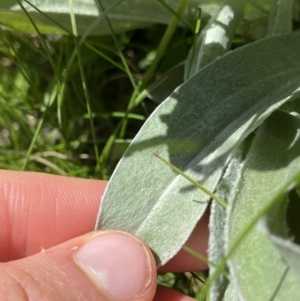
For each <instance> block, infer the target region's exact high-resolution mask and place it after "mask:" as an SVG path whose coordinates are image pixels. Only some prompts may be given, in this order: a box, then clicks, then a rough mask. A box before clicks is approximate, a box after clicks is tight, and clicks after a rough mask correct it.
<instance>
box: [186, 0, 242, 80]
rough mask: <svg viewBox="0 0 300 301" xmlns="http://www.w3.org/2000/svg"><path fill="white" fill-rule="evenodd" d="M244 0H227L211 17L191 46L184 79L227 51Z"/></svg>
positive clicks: (239, 19)
mask: <svg viewBox="0 0 300 301" xmlns="http://www.w3.org/2000/svg"><path fill="white" fill-rule="evenodd" d="M245 4H246V3H245V1H244V0H227V1H225V2H224V4H223V5H222V6H221V8H220V9H219V11H218V12H217V13H216V14H215V15H214V16H213V17H212V18H211V20H210V21H209V22H208V24H207V25H206V26H205V28H204V29H203V30H202V31H201V33H200V35H199V36H198V37H197V40H196V43H195V45H193V46H192V48H191V50H190V52H189V56H188V59H187V61H186V66H185V79H187V78H189V77H191V76H193V75H194V74H195V73H197V72H198V71H199V70H201V68H203V67H204V66H206V65H207V64H209V63H211V62H212V61H214V60H215V59H216V58H218V57H220V56H222V55H224V54H225V53H226V52H228V51H229V49H230V46H231V42H232V38H233V36H234V34H235V31H236V28H237V26H238V25H239V22H240V21H241V20H242V18H243V15H244V8H245Z"/></svg>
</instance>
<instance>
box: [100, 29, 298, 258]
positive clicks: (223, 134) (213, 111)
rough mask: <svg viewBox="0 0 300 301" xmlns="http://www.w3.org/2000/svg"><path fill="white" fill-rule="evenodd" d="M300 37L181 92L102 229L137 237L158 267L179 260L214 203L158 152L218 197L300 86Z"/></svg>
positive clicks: (144, 135)
mask: <svg viewBox="0 0 300 301" xmlns="http://www.w3.org/2000/svg"><path fill="white" fill-rule="evenodd" d="M299 49H300V36H299V35H292V34H290V35H283V36H276V37H272V38H268V39H264V40H261V41H258V42H255V43H252V44H250V45H248V46H246V47H243V48H241V49H238V50H236V51H234V52H231V53H229V54H227V55H225V56H223V57H222V58H220V59H218V60H216V61H214V62H213V63H212V64H210V65H208V66H207V67H205V68H203V69H202V70H201V71H200V72H199V73H197V74H196V75H195V76H193V77H191V78H190V79H189V80H188V81H186V82H185V83H184V84H183V85H181V86H180V87H179V88H177V89H176V90H175V91H174V92H173V93H172V94H171V95H170V97H169V98H167V99H166V100H165V101H164V102H163V103H162V104H161V105H160V106H159V107H157V109H156V110H155V111H154V112H153V114H152V115H151V116H150V117H149V119H148V120H147V121H146V123H145V124H144V126H143V127H142V128H141V130H140V132H139V133H138V134H137V136H136V137H135V138H134V140H133V142H132V143H131V145H130V146H129V148H128V149H127V151H126V153H125V155H124V157H123V158H122V159H121V161H120V162H119V164H118V166H117V168H116V169H115V172H114V174H113V176H112V178H111V180H110V182H109V184H108V186H107V189H106V192H105V195H104V197H103V200H102V203H101V207H100V212H99V216H98V221H97V224H96V228H97V229H120V230H124V231H129V232H131V233H134V234H136V235H137V236H139V237H140V238H141V239H143V240H144V241H145V242H146V243H147V244H148V245H149V246H150V247H151V248H152V250H153V252H154V254H156V259H157V262H158V264H164V263H165V262H166V261H167V260H169V259H170V258H171V257H172V256H174V255H175V254H176V253H177V252H178V251H179V249H180V248H181V247H182V245H183V244H184V243H185V241H186V239H187V238H188V236H189V235H190V233H191V232H192V230H193V228H194V227H195V225H196V223H197V221H198V220H199V219H200V217H201V216H202V215H203V213H204V211H205V209H206V207H207V204H208V202H209V197H208V196H207V195H206V194H204V193H203V192H201V191H199V190H197V189H196V188H195V187H194V186H192V185H191V184H190V183H189V182H187V181H186V180H185V179H184V178H182V177H181V176H178V175H177V174H174V172H173V171H172V170H171V169H170V168H169V167H167V166H166V165H164V164H163V163H162V162H161V161H159V160H158V159H156V158H155V157H154V156H153V152H155V153H158V154H159V155H160V156H162V157H164V158H165V159H167V160H169V161H170V162H171V163H172V164H174V165H175V166H177V167H178V168H180V169H181V170H183V171H184V172H186V173H187V174H188V175H189V176H190V177H192V178H194V179H196V180H198V181H199V182H200V183H201V184H203V185H204V186H205V187H206V188H207V189H209V190H210V191H214V190H215V188H216V186H217V184H218V182H219V180H220V178H221V176H222V174H223V170H224V168H225V167H226V165H227V164H228V163H229V162H230V160H231V158H232V155H233V153H234V151H235V150H236V148H237V147H238V146H239V145H240V143H241V142H242V141H243V140H244V139H245V137H246V136H247V135H248V134H249V133H251V132H252V131H253V130H254V129H255V128H257V126H259V125H260V124H261V123H262V122H263V121H264V120H265V118H267V117H268V116H269V115H270V114H271V112H273V111H274V110H276V109H277V108H278V107H279V106H280V105H282V104H283V103H284V102H286V101H287V100H289V99H291V98H293V93H294V92H295V90H297V89H298V87H299V83H300V51H299Z"/></svg>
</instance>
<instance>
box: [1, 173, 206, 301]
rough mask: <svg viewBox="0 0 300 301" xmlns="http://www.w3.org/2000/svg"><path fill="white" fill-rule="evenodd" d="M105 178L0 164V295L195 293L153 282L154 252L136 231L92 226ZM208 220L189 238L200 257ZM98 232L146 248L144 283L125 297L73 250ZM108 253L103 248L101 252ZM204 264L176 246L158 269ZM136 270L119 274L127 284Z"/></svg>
mask: <svg viewBox="0 0 300 301" xmlns="http://www.w3.org/2000/svg"><path fill="white" fill-rule="evenodd" d="M106 184H107V182H105V181H98V180H86V179H78V178H68V177H60V176H53V175H48V174H41V173H29V172H13V171H5V170H1V171H0V208H1V210H0V246H1V247H0V261H1V262H2V263H1V264H0V299H1V300H5V301H10V300H21V301H22V300H24V301H25V300H47V301H48V300H49V301H50V300H62V301H69V300H70V301H71V300H72V301H74V300H80V301H81V300H82V301H83V300H89V301H93V300H97V301H99V300H102V301H115V300H116V301H117V300H118V301H119V300H120V301H121V300H124V301H131V300H132V301H133V300H138V301H152V300H155V301H162V300H164V301H175V300H176V301H189V300H193V299H191V298H190V297H188V296H185V295H183V294H181V293H179V292H177V291H173V290H171V289H168V288H165V287H157V286H156V275H157V272H156V266H155V262H154V258H153V257H152V255H151V252H150V251H149V249H148V247H147V246H146V245H144V244H143V243H142V242H141V241H139V240H138V239H137V238H134V237H132V236H129V235H128V234H126V233H122V232H121V233H119V232H115V231H109V232H103V231H102V232H101V231H97V232H93V229H94V225H95V220H96V216H97V212H98V208H99V202H100V196H102V195H103V192H104V189H105V187H106ZM207 224H208V214H206V215H205V216H204V217H203V218H202V219H201V220H200V222H199V223H198V225H197V227H196V229H195V230H194V232H193V233H192V235H191V237H190V238H189V240H188V242H187V245H188V246H189V247H191V248H193V249H195V250H196V251H198V252H199V253H201V254H203V255H205V256H206V250H207V241H208V226H207ZM99 237H100V239H103V238H105V239H106V238H109V239H111V240H112V241H113V240H116V239H117V240H118V239H119V240H120V239H121V240H122V239H123V238H124V244H127V242H128V248H129V251H130V247H131V246H133V245H134V244H135V245H138V246H139V247H141V248H142V249H143V250H144V251H143V252H145V254H146V253H147V256H148V257H147V258H148V259H149V260H148V261H147V266H146V267H147V269H146V272H147V273H146V272H145V277H144V276H139V277H138V280H139V281H140V285H141V287H143V289H142V290H141V291H139V294H135V295H134V296H131V295H130V293H131V292H126V293H128V296H131V297H124V296H125V295H124V294H122V295H121V296H122V297H120V295H118V293H116V294H115V292H114V291H113V290H114V288H112V289H110V290H107V289H103V286H102V285H101V284H100V285H99V284H98V282H97V281H98V280H97V281H96V282H95V281H94V280H95V279H96V278H95V277H94V276H93V275H91V273H90V272H86V269H85V268H82V267H81V265H80V264H78V260H77V259H76V258H77V257H76V256H77V255H76V254H79V253H76V252H77V251H78V250H82V249H83V248H82V246H85V244H86V243H88V242H90V241H95V238H96V239H98V238H99ZM117 242H118V241H117ZM138 250H139V249H138ZM106 255H107V254H105V253H104V257H105V256H106ZM78 256H79V255H78ZM137 256H138V255H137ZM78 258H79V257H78ZM143 258H144V257H141V266H142V265H143V261H142V260H143ZM127 261H128V260H127ZM127 263H128V262H127ZM128 264H130V262H129V263H128ZM119 265H122V261H121V263H120V264H119ZM118 268H119V267H114V266H112V267H111V269H118ZM206 268H207V266H206V264H204V263H203V262H201V261H199V260H198V259H196V258H194V257H193V256H191V255H189V254H187V253H186V252H185V251H183V250H181V251H180V252H179V254H178V255H177V256H175V257H174V258H173V259H171V260H170V261H169V262H168V263H167V264H166V265H165V266H163V267H161V268H160V269H159V272H179V271H196V270H203V269H206ZM126 271H127V270H126ZM112 272H113V271H112ZM141 273H142V272H141ZM146 274H147V275H146ZM134 277H135V275H132V276H130V277H128V278H130V279H128V278H126V276H125V277H123V278H122V281H123V282H124V283H126V281H127V282H128V284H129V283H131V282H132V281H131V282H130V280H132V279H133V278H134ZM147 277H148V278H147ZM123 279H124V280H123ZM141 279H142V280H141ZM143 279H145V282H147V283H146V284H145V283H143V281H144V280H143ZM126 289H127V288H126Z"/></svg>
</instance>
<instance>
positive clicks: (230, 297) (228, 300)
mask: <svg viewBox="0 0 300 301" xmlns="http://www.w3.org/2000/svg"><path fill="white" fill-rule="evenodd" d="M223 301H240V299H239V298H238V293H237V291H236V289H235V287H234V286H233V284H232V282H229V284H228V286H227V289H226V292H225V295H224V299H223Z"/></svg>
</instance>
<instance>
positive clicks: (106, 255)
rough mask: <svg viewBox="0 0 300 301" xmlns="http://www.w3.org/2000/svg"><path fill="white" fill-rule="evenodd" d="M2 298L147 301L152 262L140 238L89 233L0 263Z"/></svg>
mask: <svg viewBox="0 0 300 301" xmlns="http://www.w3.org/2000/svg"><path fill="white" fill-rule="evenodd" d="M0 279H1V280H0V296H2V297H1V299H3V300H20V301H23V300H24V301H25V300H44V301H51V300H61V301H69V300H70V301H75V300H76V301H81V300H82V301H83V300H89V301H93V300H95V301H96V300H97V301H98V300H103V301H122V300H124V301H131V300H132V301H133V300H135V301H151V300H152V299H153V296H154V293H155V289H156V267H155V261H154V258H153V256H152V253H151V251H150V250H149V248H148V247H147V246H146V245H144V244H143V243H142V242H141V241H140V240H139V239H137V238H136V237H134V236H133V235H130V234H128V233H125V232H121V231H103V232H101V231H100V232H94V233H93V232H92V233H89V234H85V235H83V236H80V237H77V238H74V239H72V240H70V241H68V242H65V243H63V244H60V245H58V246H56V247H53V248H50V249H48V250H44V251H42V252H39V253H37V254H36V255H33V256H29V257H27V258H24V259H20V260H16V261H11V262H7V263H2V264H1V265H0Z"/></svg>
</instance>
